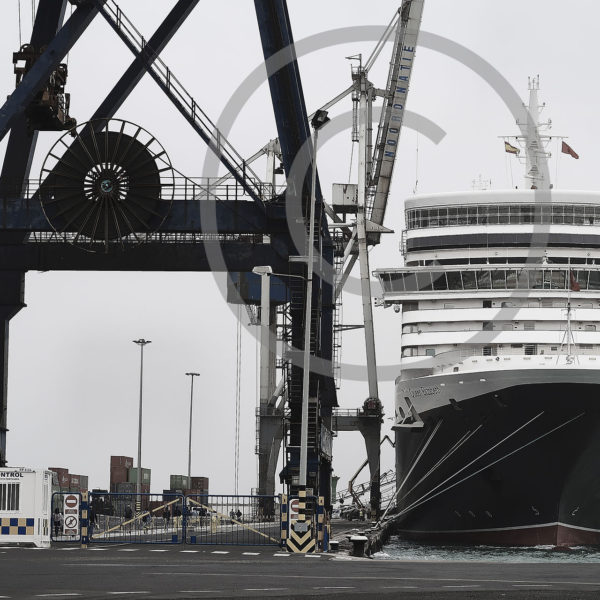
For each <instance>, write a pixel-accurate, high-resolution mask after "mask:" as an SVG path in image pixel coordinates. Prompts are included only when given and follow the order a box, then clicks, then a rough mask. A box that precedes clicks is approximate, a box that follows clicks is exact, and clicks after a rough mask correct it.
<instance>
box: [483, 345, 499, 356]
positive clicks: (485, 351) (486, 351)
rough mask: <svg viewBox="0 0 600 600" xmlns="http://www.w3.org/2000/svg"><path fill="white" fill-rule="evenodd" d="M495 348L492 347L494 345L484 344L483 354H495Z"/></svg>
mask: <svg viewBox="0 0 600 600" xmlns="http://www.w3.org/2000/svg"><path fill="white" fill-rule="evenodd" d="M493 350H494V348H492V346H484V347H483V352H482V354H483V356H493V355H494V354H496V353H495V352H493ZM492 352H493V353H492Z"/></svg>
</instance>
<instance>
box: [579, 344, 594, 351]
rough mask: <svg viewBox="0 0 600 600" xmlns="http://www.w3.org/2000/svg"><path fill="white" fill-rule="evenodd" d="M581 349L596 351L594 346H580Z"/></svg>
mask: <svg viewBox="0 0 600 600" xmlns="http://www.w3.org/2000/svg"><path fill="white" fill-rule="evenodd" d="M579 347H580V348H581V349H582V350H593V349H594V345H593V344H579Z"/></svg>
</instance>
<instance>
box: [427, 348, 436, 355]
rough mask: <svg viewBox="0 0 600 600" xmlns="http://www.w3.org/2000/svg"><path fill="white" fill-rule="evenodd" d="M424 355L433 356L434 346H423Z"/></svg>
mask: <svg viewBox="0 0 600 600" xmlns="http://www.w3.org/2000/svg"><path fill="white" fill-rule="evenodd" d="M425 356H435V348H425Z"/></svg>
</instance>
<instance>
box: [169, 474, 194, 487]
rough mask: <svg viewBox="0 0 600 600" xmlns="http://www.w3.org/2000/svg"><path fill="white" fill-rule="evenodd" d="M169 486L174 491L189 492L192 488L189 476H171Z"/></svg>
mask: <svg viewBox="0 0 600 600" xmlns="http://www.w3.org/2000/svg"><path fill="white" fill-rule="evenodd" d="M169 484H170V486H171V489H173V490H187V489H189V488H190V487H191V486H190V482H189V481H188V477H187V475H171V477H170V480H169Z"/></svg>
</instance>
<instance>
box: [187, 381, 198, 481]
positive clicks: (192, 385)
mask: <svg viewBox="0 0 600 600" xmlns="http://www.w3.org/2000/svg"><path fill="white" fill-rule="evenodd" d="M186 375H189V376H190V377H191V378H192V382H191V386H190V437H189V444H188V471H187V474H188V487H191V486H192V483H191V482H192V406H193V401H194V377H200V373H186Z"/></svg>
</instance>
